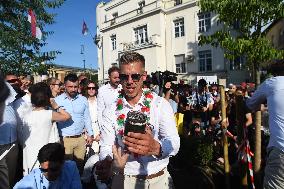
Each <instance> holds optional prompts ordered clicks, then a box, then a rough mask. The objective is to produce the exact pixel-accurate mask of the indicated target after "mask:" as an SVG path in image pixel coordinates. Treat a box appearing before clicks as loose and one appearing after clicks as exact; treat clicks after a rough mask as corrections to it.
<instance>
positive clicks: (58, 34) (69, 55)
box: [42, 0, 107, 69]
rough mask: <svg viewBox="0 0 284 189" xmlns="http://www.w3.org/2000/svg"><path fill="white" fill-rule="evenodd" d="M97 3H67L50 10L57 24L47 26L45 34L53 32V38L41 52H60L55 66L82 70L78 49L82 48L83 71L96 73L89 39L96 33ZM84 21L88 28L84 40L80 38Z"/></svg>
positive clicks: (69, 0) (95, 0)
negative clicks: (80, 68)
mask: <svg viewBox="0 0 284 189" xmlns="http://www.w3.org/2000/svg"><path fill="white" fill-rule="evenodd" d="M99 2H100V0H66V2H65V3H64V4H63V5H62V6H61V7H60V8H57V9H55V10H52V12H55V13H57V16H56V17H55V21H56V23H55V24H53V25H49V26H47V27H46V29H45V30H48V31H54V34H53V35H50V36H48V38H47V40H46V42H47V43H48V44H47V45H46V46H45V47H44V48H43V49H42V50H43V51H51V50H59V51H61V52H62V54H59V55H58V56H57V58H56V59H55V60H54V61H53V62H54V63H55V64H60V65H67V66H75V67H82V68H83V55H82V54H80V53H81V45H84V47H85V48H84V49H85V51H84V54H85V60H86V68H93V69H97V67H98V66H97V47H96V45H95V44H94V43H93V40H92V37H91V35H92V36H94V35H95V32H96V5H97V4H98V3H99ZM105 2H107V0H105ZM83 20H85V22H86V24H87V26H88V28H89V33H88V35H86V36H84V35H82V25H83ZM90 34H91V35H90Z"/></svg>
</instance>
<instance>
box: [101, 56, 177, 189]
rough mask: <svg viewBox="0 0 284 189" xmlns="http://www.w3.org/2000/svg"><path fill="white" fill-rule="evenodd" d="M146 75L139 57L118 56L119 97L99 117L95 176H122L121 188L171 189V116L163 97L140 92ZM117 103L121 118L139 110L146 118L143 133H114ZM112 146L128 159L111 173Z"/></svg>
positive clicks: (173, 141)
mask: <svg viewBox="0 0 284 189" xmlns="http://www.w3.org/2000/svg"><path fill="white" fill-rule="evenodd" d="M146 76H147V73H146V71H145V59H144V57H143V56H142V55H140V54H139V53H136V52H127V53H125V54H123V55H122V56H121V58H120V82H121V85H122V89H123V92H122V93H121V95H122V98H121V97H117V103H114V104H113V105H112V106H111V107H110V108H109V111H107V112H105V113H104V115H103V118H104V124H103V125H102V127H101V152H100V160H101V161H100V162H98V163H97V165H96V170H97V171H96V173H97V174H98V178H99V179H101V180H107V179H109V175H118V174H122V175H124V188H125V189H134V188H135V189H140V188H141V189H142V188H143V189H144V188H150V189H151V188H163V189H164V188H173V185H172V181H171V176H170V175H169V173H168V171H167V165H168V163H169V157H170V156H174V155H176V154H177V152H178V150H179V146H180V139H179V136H178V133H177V129H176V123H175V120H174V113H173V110H172V108H171V106H170V104H169V102H168V101H166V100H165V99H164V98H162V97H159V96H158V95H156V94H154V93H147V94H146V93H145V92H143V88H142V86H143V81H145V79H146ZM146 96H148V97H147V99H149V98H150V99H152V100H151V101H150V102H149V101H148V100H147V99H146ZM145 99H146V100H145ZM118 100H120V102H121V101H122V104H120V105H121V107H122V109H121V110H120V113H122V114H123V115H127V113H128V112H129V111H141V112H143V113H144V114H145V115H146V116H147V119H148V120H149V121H148V122H147V127H146V130H145V132H143V133H135V132H128V134H127V136H122V135H121V134H120V133H119V132H117V130H116V128H118V127H119V124H120V123H118V121H117V120H118V117H117V116H118V115H120V114H117V113H118V111H117V109H118V106H117V104H118ZM147 102H148V103H149V105H150V108H149V106H148V107H147V108H149V111H148V113H145V111H143V110H145V109H144V108H145V107H146V104H147ZM147 108H146V109H147ZM120 119H121V118H120ZM120 125H121V124H120ZM122 127H124V124H123V125H122ZM121 136H122V137H121ZM113 144H118V145H120V146H122V147H123V149H124V152H125V153H129V154H130V156H129V158H128V161H127V162H126V165H125V168H124V170H123V171H114V172H113V173H111V172H110V167H111V166H110V164H111V161H109V158H108V157H112V156H113V155H112V145H113Z"/></svg>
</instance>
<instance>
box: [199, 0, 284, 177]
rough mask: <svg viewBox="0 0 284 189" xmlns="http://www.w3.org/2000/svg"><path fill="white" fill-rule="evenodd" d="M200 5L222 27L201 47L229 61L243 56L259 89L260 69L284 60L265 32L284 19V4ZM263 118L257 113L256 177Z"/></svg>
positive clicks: (214, 0) (210, 1) (253, 0)
mask: <svg viewBox="0 0 284 189" xmlns="http://www.w3.org/2000/svg"><path fill="white" fill-rule="evenodd" d="M199 5H200V8H201V11H202V12H214V13H217V14H218V20H219V21H220V23H222V25H223V27H222V28H221V29H220V30H219V31H217V32H215V33H214V34H212V35H202V36H200V39H199V44H200V45H203V44H211V45H213V46H216V47H217V46H220V47H221V48H223V49H224V50H225V57H226V58H228V59H230V60H233V59H234V58H236V57H238V56H244V57H245V58H246V62H247V66H248V67H249V68H250V70H252V71H253V79H254V81H255V83H256V85H259V84H260V69H261V67H262V66H263V65H265V64H267V62H271V60H275V59H283V54H284V53H283V51H280V50H277V49H275V48H274V47H273V46H272V44H271V42H269V41H268V40H267V39H266V37H265V32H263V31H264V30H265V28H266V27H267V26H268V25H269V24H270V23H271V22H272V21H274V20H277V19H280V18H282V17H283V16H284V2H283V0H239V1H238V0H200V1H199ZM236 33H237V34H238V35H237V36H236V35H235V34H236ZM260 115H261V114H260V112H257V113H256V144H255V159H254V171H255V173H256V174H258V173H259V171H260V162H261V135H260Z"/></svg>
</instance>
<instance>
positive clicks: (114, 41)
mask: <svg viewBox="0 0 284 189" xmlns="http://www.w3.org/2000/svg"><path fill="white" fill-rule="evenodd" d="M110 40H111V50H115V49H116V35H112V36H111V37H110Z"/></svg>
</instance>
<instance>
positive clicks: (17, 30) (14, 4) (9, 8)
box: [0, 0, 64, 74]
mask: <svg viewBox="0 0 284 189" xmlns="http://www.w3.org/2000/svg"><path fill="white" fill-rule="evenodd" d="M63 3H64V0H0V21H1V22H0V70H1V71H2V72H15V73H17V74H25V73H31V72H38V71H41V72H42V71H43V70H46V69H47V67H46V66H45V65H43V64H41V63H42V62H43V61H46V60H48V61H51V60H53V59H54V58H55V57H56V55H57V54H58V53H60V52H59V51H53V52H54V53H53V56H46V54H47V53H50V52H45V53H43V52H41V47H43V46H44V45H46V40H47V37H48V36H49V35H51V34H53V32H52V31H45V30H44V28H45V26H46V25H49V24H53V23H54V22H55V21H54V18H55V16H56V14H52V13H48V11H50V10H51V9H55V8H59V7H60V6H61V5H62V4H63ZM29 9H32V10H33V12H34V13H35V15H36V22H37V27H39V28H40V29H41V31H42V39H41V40H39V39H37V38H35V37H32V34H31V24H30V22H28V10H29Z"/></svg>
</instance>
